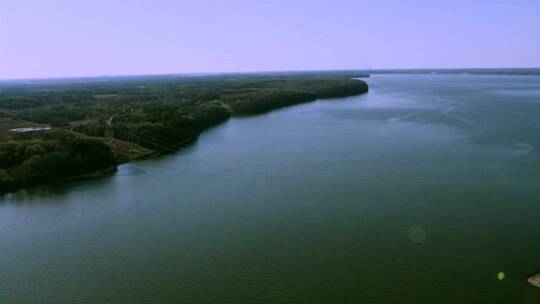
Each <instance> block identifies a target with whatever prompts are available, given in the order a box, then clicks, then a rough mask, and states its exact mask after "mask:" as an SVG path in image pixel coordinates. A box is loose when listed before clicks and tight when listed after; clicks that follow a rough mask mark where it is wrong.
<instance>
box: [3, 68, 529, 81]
mask: <svg viewBox="0 0 540 304" xmlns="http://www.w3.org/2000/svg"><path fill="white" fill-rule="evenodd" d="M536 69H538V70H540V66H536V67H452V68H380V69H379V68H370V69H366V68H361V69H308V70H261V71H256V70H244V71H229V72H172V73H155V74H154V73H150V74H144V73H141V74H103V75H96V74H94V75H80V76H74V75H71V76H50V77H47V76H45V77H13V78H2V77H0V82H9V81H45V80H61V79H91V78H120V77H158V76H197V75H200V76H211V75H227V74H256V73H261V74H262V73H301V72H333V71H336V72H368V73H370V72H372V71H435V70H439V71H440V70H449V71H451V70H536Z"/></svg>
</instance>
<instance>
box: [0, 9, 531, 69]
mask: <svg viewBox="0 0 540 304" xmlns="http://www.w3.org/2000/svg"><path fill="white" fill-rule="evenodd" d="M464 67H478V68H485V67H540V0H507V1H498V0H474V1H472V0H463V1H462V0H364V1H362V0H251V1H241V0H228V1H227V0H221V1H219V0H0V79H11V78H44V77H69V76H100V75H136V74H171V73H209V72H239V71H285V70H328V69H375V68H377V69H388V68H464Z"/></svg>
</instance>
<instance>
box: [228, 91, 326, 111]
mask: <svg viewBox="0 0 540 304" xmlns="http://www.w3.org/2000/svg"><path fill="white" fill-rule="evenodd" d="M316 98H317V97H316V95H315V94H312V93H308V92H302V91H292V90H285V89H252V90H245V91H241V92H237V93H231V94H226V95H224V96H223V97H222V98H221V100H222V101H223V103H225V104H226V105H228V106H229V107H230V108H231V109H232V111H233V112H234V113H237V114H255V113H263V112H267V111H270V110H273V109H277V108H282V107H285V106H290V105H294V104H298V103H302V102H306V101H310V100H314V99H316Z"/></svg>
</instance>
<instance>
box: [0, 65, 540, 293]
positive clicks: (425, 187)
mask: <svg viewBox="0 0 540 304" xmlns="http://www.w3.org/2000/svg"><path fill="white" fill-rule="evenodd" d="M368 82H369V84H370V88H371V91H370V93H368V94H366V95H362V96H356V97H349V98H342V99H330V100H321V101H316V102H313V103H309V104H304V105H299V106H295V107H290V108H286V109H282V110H278V111H274V112H271V113H268V114H265V115H259V116H255V117H243V118H238V119H232V120H230V121H228V122H227V123H225V124H223V125H220V126H218V127H216V128H213V129H212V130H210V131H208V132H205V133H204V134H203V135H202V136H201V138H200V139H199V140H198V141H197V142H196V143H195V144H194V145H193V146H192V147H190V148H189V149H186V150H184V151H182V152H180V153H177V154H174V155H168V156H165V157H161V158H156V159H149V160H146V161H140V162H136V163H133V164H127V165H123V166H120V167H119V169H118V172H117V173H116V174H114V175H112V176H109V177H104V178H100V179H91V180H84V181H76V182H69V183H59V184H55V185H50V186H47V187H38V188H32V189H27V190H21V191H18V192H16V193H13V194H9V195H6V196H4V197H2V200H3V201H4V203H3V204H0V261H2V263H1V265H0V271H1V274H2V284H0V303H36V302H44V303H74V302H85V303H107V302H109V303H117V302H130V303H147V302H148V301H152V302H156V303H243V302H253V303H283V302H305V303H341V302H351V303H357V302H365V303H441V302H444V303H486V302H489V303H537V301H538V299H539V298H540V294H539V292H540V291H539V290H538V289H534V288H532V287H530V285H529V284H527V282H526V278H527V277H530V276H531V275H532V274H533V273H534V272H535V271H536V272H538V271H539V270H540V261H539V260H538V256H540V243H539V242H538V239H539V238H540V235H539V230H538V214H540V205H539V204H538V202H539V201H540V153H539V152H538V149H536V147H538V146H540V137H539V136H538V134H540V124H539V123H538V117H540V103H538V102H537V100H539V98H540V94H538V92H540V78H539V77H537V76H493V75H481V76H480V75H384V76H378V75H375V76H373V77H371V78H370V79H369V80H368ZM501 91H511V92H514V93H513V94H502V93H501ZM516 91H520V92H522V93H519V94H515V92H516ZM501 273H502V274H503V275H501ZM501 276H502V277H503V279H501ZM396 284H397V285H396Z"/></svg>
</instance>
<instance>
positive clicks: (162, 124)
mask: <svg viewBox="0 0 540 304" xmlns="http://www.w3.org/2000/svg"><path fill="white" fill-rule="evenodd" d="M365 76H366V75H362V74H360V73H355V72H350V71H345V72H339V71H337V72H297V73H266V74H222V75H190V76H186V75H170V76H152V77H150V76H147V77H143V76H134V77H108V78H81V79H69V80H65V79H50V80H42V81H25V82H22V81H13V82H0V191H6V190H10V189H14V188H17V187H20V186H25V185H31V184H37V183H43V182H49V181H54V180H58V179H61V178H66V177H72V176H77V175H82V174H86V173H90V172H94V171H98V170H101V169H105V168H110V167H114V166H115V165H116V164H118V163H121V162H126V161H130V160H133V159H136V158H139V157H144V156H147V155H151V154H155V153H164V152H171V151H174V150H177V149H178V148H180V147H183V146H185V145H188V144H190V143H191V142H193V141H194V140H196V139H197V137H198V136H199V134H200V133H201V132H202V131H204V130H205V129H207V128H209V127H211V126H213V125H216V124H218V123H220V122H223V121H225V120H227V119H228V118H229V117H231V116H233V115H249V114H257V113H263V112H267V111H270V110H273V109H277V108H281V107H285V106H289V105H294V104H298V103H302V102H308V101H312V100H315V99H317V98H330V97H341V96H349V95H355V94H360V93H364V92H367V90H368V87H367V84H366V83H365V82H364V81H361V80H358V79H352V78H358V77H365ZM25 127H26V128H28V127H34V128H46V129H36V130H34V131H20V130H19V131H18V132H17V131H16V130H14V129H15V128H25ZM49 128H50V129H49Z"/></svg>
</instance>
